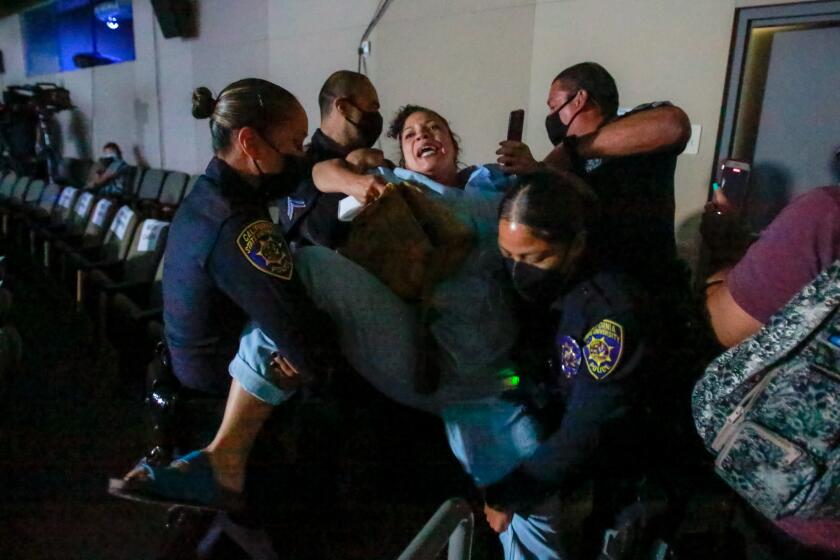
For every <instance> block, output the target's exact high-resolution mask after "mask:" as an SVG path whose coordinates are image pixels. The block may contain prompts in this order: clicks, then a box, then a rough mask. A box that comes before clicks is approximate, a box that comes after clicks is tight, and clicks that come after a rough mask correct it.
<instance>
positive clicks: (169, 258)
mask: <svg viewBox="0 0 840 560" xmlns="http://www.w3.org/2000/svg"><path fill="white" fill-rule="evenodd" d="M193 116H195V117H196V118H208V117H209V119H210V132H211V136H212V141H213V150H214V152H215V157H213V159H212V160H211V161H210V163H209V165H208V166H207V169H206V171H205V173H204V175H202V176H201V178H200V179H199V180H198V181H197V182H196V184H195V187H194V188H193V190H192V192H191V193H190V194H189V196H188V197H187V198H186V199H185V200H184V202H183V204H182V205H181V207H180V208H179V210H178V212H177V214H176V215H175V219H174V220H173V223H172V226H171V227H170V230H169V238H168V241H167V247H166V255H165V265H164V274H163V297H164V324H165V334H166V342H167V345H168V347H169V351H170V354H171V362H172V368H173V370H174V374H175V376H176V377H177V378H178V380H179V381H180V382H181V384H182V385H184V386H185V387H187V388H190V389H195V390H199V391H204V392H208V393H214V394H224V393H227V392H228V388H230V390H229V394H228V403H227V409H226V412H225V417H224V419H223V422H222V426H221V428H220V431H219V433H218V435H217V437H216V438H215V439H214V441H213V442H212V443H211V444H210V445H209V446H208V447H207V448H205V449H203V450H200V451H197V452H194V453H193V454H190V455H189V456H188V457H185V458H182V460H181V461H180V462H179V463H178V465H179V468H180V471H182V472H185V473H186V472H192V473H193V474H196V476H197V477H198V478H197V479H202V478H201V477H202V476H203V477H204V478H203V480H204V481H205V483H206V482H207V480H209V481H211V483H210V484H204V486H201V485H200V484H199V485H198V486H196V482H195V480H186V479H185V480H179V479H177V478H176V479H174V480H169V481H168V482H167V478H166V474H167V473H170V472H172V471H173V469H159V470H161V472H160V473H156V472H153V469H152V467H149V466H141V468H139V469H136V470H135V471H133V472H132V473H130V474H129V476H128V477H127V478H128V480H127V481H123V483H122V484H121V483H120V482H119V481H112V483H111V490H112V492H113V493H117V494H120V493H123V494H126V493H132V492H135V493H141V494H143V493H145V494H155V495H159V496H164V497H166V498H169V499H172V500H174V501H183V500H188V501H197V502H201V503H209V504H215V505H222V506H224V505H226V499H227V498H230V499H233V500H234V502H236V501H237V498H238V497H239V495H240V493H241V491H242V489H243V485H244V476H245V465H244V463H241V462H237V461H236V460H235V458H236V457H238V456H239V455H237V454H235V453H227V452H226V451H225V449H226V446H229V445H242V442H247V445H250V444H251V443H253V438H254V437H256V432H255V430H256V429H258V428H254V426H258V425H260V424H261V423H262V422H261V420H264V419H265V418H266V417H267V416H268V415H269V413H270V411H271V410H272V407H271V406H270V405H267V404H265V402H264V401H265V400H266V399H267V398H270V396H271V395H269V394H268V393H266V391H267V390H269V389H266V387H265V386H262V385H260V384H259V383H255V382H254V380H253V379H250V378H247V377H244V376H242V375H237V374H236V370H234V369H233V368H231V370H230V374H231V375H232V376H233V377H234V379H233V382H232V383H231V380H230V377H229V375H228V364H229V363H230V362H231V359H232V358H233V357H234V356H235V354H236V350H237V347H238V345H239V338H240V335H241V333H242V330H243V327H244V326H245V324H246V322H247V321H248V320H250V321H253V322H254V323H256V324H257V325H259V326H260V327H261V328H262V329H264V331H265V332H266V333H267V334H268V335H269V336H270V337H271V338H272V340H274V341H275V342H276V343H277V345H278V348H279V353H278V356H276V360H275V361H276V364H277V366H276V368H275V369H276V373H277V376H278V380H279V381H278V383H279V384H280V385H283V383H284V382H286V381H287V380H291V379H292V378H294V383H299V382H300V380H302V379H306V378H308V376H311V375H312V373H313V369H314V368H313V359H312V354H313V352H307V350H308V349H311V348H312V346H311V344H310V342H311V341H310V340H307V339H308V335H310V334H311V333H312V331H313V330H314V327H315V325H314V323H315V318H314V315H313V314H312V313H313V312H312V306H311V303H310V302H309V300H308V298H307V296H306V294H305V292H304V290H303V288H302V286H300V285H299V283H298V281H297V278H296V275H295V268H294V263H293V260H292V255H291V254H290V251H289V248H288V246H287V244H286V241H285V240H284V238H283V237H282V235H280V234H279V233H278V231H277V230H276V229H275V228H276V226H275V225H274V224H273V223H272V222H271V219H270V217H269V213H268V201H269V200H271V199H276V198H277V197H279V196H282V195H284V194H286V193H287V192H288V191H289V190H290V188H291V187H292V186H294V185H295V184H296V183H297V181H298V179H299V168H300V164H299V161H300V158H301V156H302V155H303V148H302V146H303V141H304V139H305V138H306V135H307V126H308V125H307V119H306V114H305V112H304V110H303V108H302V106H301V105H300V103H299V102H298V100H297V99H295V97H294V96H293V95H292V94H291V93H289V92H288V91H286V90H285V89H283V88H281V87H280V86H278V85H276V84H273V83H271V82H268V81H265V80H260V79H255V78H249V79H245V80H240V81H237V82H234V83H232V84H230V85H229V86H227V87H226V88H225V89H224V90H222V92H221V93H220V94H219V96H218V98H216V99H214V98H213V97H212V95H211V93H210V91H209V90H208V89H207V88H203V87H202V88H198V89H196V90H195V91H194V93H193ZM267 359H269V360H270V359H271V358H267ZM289 382H291V381H289ZM232 418H237V419H243V420H242V422H235V421H233V420H232ZM255 419H260V421H256V420H255ZM164 471H165V472H164ZM208 473H210V474H212V476H209V475H208ZM158 474H159V475H160V476H158ZM193 478H194V479H195V478H196V477H193ZM170 479H171V477H170ZM213 481H215V483H212V482H213ZM153 483H159V484H158V486H155V484H153ZM229 502H230V500H228V503H227V505H230V503H229Z"/></svg>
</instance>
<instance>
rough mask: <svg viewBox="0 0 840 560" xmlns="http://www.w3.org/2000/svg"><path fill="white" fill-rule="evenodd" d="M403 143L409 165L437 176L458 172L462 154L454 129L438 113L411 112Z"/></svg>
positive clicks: (405, 127) (406, 161)
mask: <svg viewBox="0 0 840 560" xmlns="http://www.w3.org/2000/svg"><path fill="white" fill-rule="evenodd" d="M400 146H401V148H402V154H403V159H404V160H405V167H406V169H410V170H411V171H416V172H418V173H422V174H423V175H427V176H429V177H431V178H433V179H434V178H436V177H449V176H451V175H452V174H453V173H455V172H457V166H456V164H455V162H456V161H457V159H458V154H457V150H456V149H455V142H454V141H453V139H452V132H451V131H450V130H449V127H448V126H447V125H446V123H445V122H443V121H442V120H441V119H440V118H439V117H437V116H435V115H432V114H429V113H424V112H417V113H412V114H411V115H409V116H408V118H407V119H405V124H404V125H403V129H402V132H401V133H400Z"/></svg>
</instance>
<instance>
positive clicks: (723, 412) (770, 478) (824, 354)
mask: <svg viewBox="0 0 840 560" xmlns="http://www.w3.org/2000/svg"><path fill="white" fill-rule="evenodd" d="M692 410H693V414H694V420H695V423H696V426H697V430H698V431H699V433H700V435H701V436H702V437H703V439H704V441H705V443H706V446H707V447H708V448H709V450H710V451H711V452H712V453H713V454H715V455H716V457H717V458H716V460H715V470H716V472H717V473H718V475H720V477H721V478H723V479H724V480H725V481H726V482H727V483H728V484H729V485H730V486H732V487H733V488H734V489H735V490H736V491H737V492H738V493H739V494H740V495H741V496H742V497H743V498H744V499H745V500H747V501H748V502H749V503H750V504H751V505H752V506H753V507H755V508H756V509H758V510H759V511H761V512H762V513H763V514H764V515H766V516H767V517H769V518H771V519H781V518H784V517H790V516H794V517H797V518H803V519H812V518H835V519H836V518H838V517H840V261H837V262H835V263H834V264H833V265H832V266H830V267H829V268H828V269H827V270H825V271H824V272H822V273H821V274H820V275H819V276H817V278H816V279H814V281H813V282H811V283H810V284H809V285H808V286H806V287H805V288H804V289H803V290H802V291H801V292H800V293H799V294H797V295H796V296H795V297H794V298H793V299H792V300H791V301H790V302H789V303H788V304H787V305H786V306H785V307H784V308H782V309H781V310H780V311H779V312H777V313H776V314H775V315H774V316H773V317H771V319H770V320H769V321H768V323H767V325H765V326H764V328H762V329H761V330H760V331H759V332H758V333H756V334H755V335H754V336H752V337H751V338H748V339H747V340H745V341H744V342H742V343H741V344H739V345H738V346H735V347H733V348H731V349H729V350H728V351H727V352H725V353H724V354H723V355H721V356H720V357H718V358H717V359H715V360H714V361H713V362H712V363H711V365H709V367H708V368H707V369H706V372H705V375H704V376H703V377H702V378H701V379H700V381H699V382H698V383H697V385H696V386H695V388H694V394H693V398H692Z"/></svg>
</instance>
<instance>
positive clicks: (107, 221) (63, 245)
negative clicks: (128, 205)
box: [53, 197, 117, 281]
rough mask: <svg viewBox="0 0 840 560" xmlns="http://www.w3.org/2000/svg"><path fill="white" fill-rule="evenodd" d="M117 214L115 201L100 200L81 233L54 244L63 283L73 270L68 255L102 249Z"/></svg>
mask: <svg viewBox="0 0 840 560" xmlns="http://www.w3.org/2000/svg"><path fill="white" fill-rule="evenodd" d="M116 212H117V203H116V202H115V201H114V200H112V199H110V198H107V197H103V198H100V199H99V200H97V201H96V203H95V205H94V207H93V210H92V211H91V213H90V219H89V220H88V221H87V224H86V225H85V227H84V230H83V231H82V232H81V233H79V234H78V235H75V236H66V237H64V238H63V239H60V240H57V241H56V242H55V243H54V244H53V248H54V250H55V252H56V254H57V260H59V262H60V270H61V273H60V278H61V280H62V281H66V280H67V278H68V276H67V275H68V272H69V271H70V268H71V267H68V265H67V259H66V256H67V254H68V253H70V252H72V251H76V250H81V251H90V250H93V249H96V248H99V247H101V246H102V243H103V241H104V239H105V234H106V233H107V232H108V226H110V225H111V221H112V220H113V219H114V216H115V215H116Z"/></svg>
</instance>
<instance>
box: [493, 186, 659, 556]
mask: <svg viewBox="0 0 840 560" xmlns="http://www.w3.org/2000/svg"><path fill="white" fill-rule="evenodd" d="M593 206H594V197H593V195H592V194H591V192H587V187H586V185H584V184H583V183H582V182H580V180H579V179H577V178H575V177H574V176H573V175H571V174H563V175H554V174H549V173H545V172H544V173H540V174H536V175H532V176H529V177H525V178H524V179H523V181H522V182H521V183H520V185H518V186H517V187H515V188H514V189H512V190H510V191H509V192H508V193H506V195H505V198H504V199H503V201H502V204H501V207H500V221H499V249H500V251H501V253H502V256H503V258H504V259H505V263H506V268H507V270H508V272H509V274H510V276H511V279H512V282H513V285H514V287H515V289H516V291H517V292H518V293H519V294H520V295H521V297H522V299H523V300H524V301H525V302H526V303H527V305H528V310H529V312H528V313H527V314H526V315H527V316H528V317H530V318H532V320H533V322H532V324H531V325H529V326H530V327H532V328H531V329H530V330H527V329H526V331H525V332H528V337H529V338H530V339H531V340H532V341H534V340H536V337H534V332H535V331H536V332H537V333H538V335H539V336H540V337H541V338H542V341H543V343H544V344H537V346H538V347H541V348H547V349H548V351H549V352H550V355H551V357H552V361H553V363H554V368H553V371H552V372H551V374H549V375H546V376H544V378H543V379H537V380H535V381H537V382H538V384H541V385H542V386H543V388H544V391H546V392H547V394H548V395H550V397H549V398H548V404H547V406H546V405H545V404H544V403H543V404H542V405H541V406H543V407H544V409H545V411H546V412H548V413H549V414H546V415H545V418H546V420H545V421H546V422H547V424H546V429H547V431H548V432H549V435H548V436H547V437H546V438H545V439H544V441H543V442H542V443H541V444H540V447H539V448H538V449H537V451H536V452H535V453H534V454H533V455H532V456H530V457H529V458H528V459H526V460H525V461H524V462H523V463H521V464H520V465H519V467H518V468H517V470H515V471H514V473H513V474H511V475H509V476H508V477H506V478H505V479H503V480H502V481H501V482H499V483H497V484H494V485H492V486H490V487H488V488H486V489H485V499H486V503H487V506H486V507H485V514H486V517H487V520H488V522H489V523H490V525H491V527H492V528H493V529H494V530H496V531H497V532H499V533H500V534H501V535H500V536H501V540H502V544H503V547H504V548H505V557H506V558H524V559H540V560H546V559H559V558H567V557H569V554H570V544H571V543H573V542H579V541H580V536H579V535H578V536H571V535H574V533H575V532H576V528H579V526H580V525H579V523H578V524H577V527H576V522H577V521H579V519H575V516H574V515H573V514H572V513H573V512H571V511H570V510H571V509H572V508H570V501H573V500H574V496H575V493H576V492H575V491H576V489H578V488H580V487H582V486H583V485H585V483H587V481H594V483H595V495H596V510H598V512H599V513H600V514H601V515H603V516H604V517H606V518H607V523H609V521H611V519H609V518H610V517H611V515H610V514H611V513H614V511H615V509H616V508H617V507H619V506H621V505H622V498H623V497H624V496H623V494H624V492H625V490H626V489H625V488H624V484H622V483H619V481H623V480H634V479H635V476H636V475H637V474H638V473H639V472H640V470H641V468H642V465H640V464H637V463H636V462H635V459H638V458H640V457H645V456H646V454H645V452H644V451H643V443H644V441H645V440H644V438H643V437H641V435H640V429H639V425H640V421H641V418H642V414H641V410H642V405H643V396H644V391H643V387H644V385H645V384H646V383H647V382H648V379H655V377H656V371H657V369H656V367H657V366H656V364H655V363H654V362H653V361H652V360H651V356H652V354H651V351H652V349H653V348H654V346H655V345H654V344H653V342H654V339H655V333H653V332H651V331H652V329H650V328H649V327H650V325H651V319H650V317H648V316H647V315H646V314H647V312H648V311H649V310H648V309H646V306H645V297H644V293H643V292H642V291H641V290H639V289H637V288H636V287H635V286H634V284H633V282H632V280H630V279H629V277H627V276H625V275H622V274H620V273H616V272H611V271H610V270H609V269H608V268H607V267H604V266H603V265H602V264H601V263H600V262H599V261H598V259H597V255H595V254H593V252H592V250H591V247H592V244H591V243H590V239H589V236H588V232H587V225H586V224H587V218H588V217H589V216H590V215H591V213H592V212H593ZM536 317H540V318H542V321H537V320H536V319H535V318H536ZM552 418H553V420H552ZM630 450H632V451H630ZM606 486H608V487H609V491H605V487H606ZM603 496H609V497H610V499H609V500H604V499H601V498H600V497H603Z"/></svg>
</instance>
